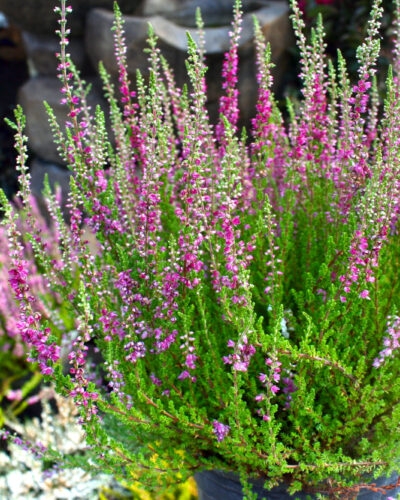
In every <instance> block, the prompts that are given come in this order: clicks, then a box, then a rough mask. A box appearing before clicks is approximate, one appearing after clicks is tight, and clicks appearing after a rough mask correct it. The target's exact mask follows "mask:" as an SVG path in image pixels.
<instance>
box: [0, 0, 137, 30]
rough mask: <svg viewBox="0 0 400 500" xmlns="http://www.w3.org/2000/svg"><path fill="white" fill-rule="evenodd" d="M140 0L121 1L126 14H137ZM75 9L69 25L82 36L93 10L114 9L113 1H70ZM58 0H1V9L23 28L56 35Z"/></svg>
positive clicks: (69, 17) (70, 16) (121, 6)
mask: <svg viewBox="0 0 400 500" xmlns="http://www.w3.org/2000/svg"><path fill="white" fill-rule="evenodd" d="M140 3H141V0H118V4H119V6H120V8H121V10H122V12H123V13H125V14H134V13H135V12H136V10H137V9H138V7H139V6H140ZM68 4H69V5H71V6H72V9H73V12H72V14H70V15H69V16H68V28H69V29H71V32H72V33H71V34H72V36H81V35H82V34H83V31H84V24H85V16H86V14H87V13H88V12H89V10H90V9H93V8H95V7H102V8H105V9H110V10H112V9H113V5H114V0H71V1H70V2H68ZM55 5H60V2H59V1H58V0H33V1H28V0H0V11H1V12H3V13H4V14H5V15H6V16H7V17H8V19H9V20H10V21H11V22H12V23H15V24H16V25H17V26H19V27H20V28H21V29H23V30H24V31H28V32H30V33H37V34H54V32H55V31H56V30H57V29H59V24H58V14H56V13H55V12H54V6H55Z"/></svg>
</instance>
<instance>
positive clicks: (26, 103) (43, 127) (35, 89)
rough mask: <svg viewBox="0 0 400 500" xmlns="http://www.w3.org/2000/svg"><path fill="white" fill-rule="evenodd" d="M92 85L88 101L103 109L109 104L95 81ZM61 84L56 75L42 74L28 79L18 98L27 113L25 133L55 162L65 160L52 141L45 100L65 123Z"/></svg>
mask: <svg viewBox="0 0 400 500" xmlns="http://www.w3.org/2000/svg"><path fill="white" fill-rule="evenodd" d="M94 83H95V85H93V88H92V90H91V92H90V94H89V96H88V104H89V106H90V107H91V109H92V110H94V109H95V107H96V105H97V104H100V105H101V106H102V107H103V109H106V108H107V105H106V103H105V100H104V99H103V97H102V92H101V90H99V86H97V85H98V84H97V82H94ZM60 88H61V84H60V81H59V80H58V79H57V78H56V77H46V76H40V77H36V78H31V79H30V80H28V81H27V82H26V83H25V84H24V85H23V86H22V87H21V88H20V89H19V92H18V102H19V103H20V104H21V106H22V107H23V109H24V112H25V114H26V133H27V136H28V141H29V146H30V147H31V148H32V150H33V151H34V152H35V153H36V154H37V155H38V156H40V157H41V158H43V159H44V160H46V161H49V162H54V163H63V161H62V159H61V158H60V156H59V154H58V151H57V146H56V145H55V144H54V142H53V136H52V133H51V129H50V125H49V123H48V117H47V113H46V110H45V107H44V104H43V101H47V102H48V104H49V105H50V106H51V107H52V108H53V110H54V112H55V115H56V117H57V119H58V122H59V123H60V124H62V128H63V124H64V123H65V122H66V121H68V110H67V107H66V106H65V105H62V104H61V102H60V101H61V98H62V94H61V92H60Z"/></svg>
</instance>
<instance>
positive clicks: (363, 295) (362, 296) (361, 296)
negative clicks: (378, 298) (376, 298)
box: [359, 290, 371, 300]
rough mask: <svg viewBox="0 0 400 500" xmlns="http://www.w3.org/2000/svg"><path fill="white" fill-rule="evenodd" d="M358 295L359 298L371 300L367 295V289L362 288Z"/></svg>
mask: <svg viewBox="0 0 400 500" xmlns="http://www.w3.org/2000/svg"><path fill="white" fill-rule="evenodd" d="M359 297H360V298H361V299H368V300H371V297H370V296H369V290H363V291H362V292H361V293H360V295H359Z"/></svg>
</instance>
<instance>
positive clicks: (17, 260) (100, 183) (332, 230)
mask: <svg viewBox="0 0 400 500" xmlns="http://www.w3.org/2000/svg"><path fill="white" fill-rule="evenodd" d="M68 10H69V7H68V6H66V4H65V1H64V0H63V1H62V2H61V8H60V9H59V12H60V37H61V49H60V54H59V60H60V64H59V68H58V69H59V76H60V81H61V93H62V101H63V102H64V103H65V105H66V106H67V107H68V109H69V120H68V121H67V123H65V124H62V125H60V124H58V123H57V121H56V119H55V117H54V114H53V113H52V111H51V109H49V108H48V111H49V117H50V122H51V124H52V127H53V131H54V138H55V141H56V143H57V144H58V147H59V152H60V155H61V156H62V157H63V159H64V160H65V162H66V163H67V164H68V165H69V167H70V169H71V171H72V173H73V175H72V177H71V192H70V195H69V203H68V205H69V216H70V225H67V224H66V223H65V222H64V220H63V217H62V213H61V210H60V207H59V204H58V203H57V200H56V197H55V196H54V195H53V194H52V193H51V191H50V190H49V189H47V191H46V196H47V199H48V205H49V209H50V215H51V217H52V220H53V223H54V227H55V228H56V231H55V233H54V241H53V244H54V245H55V246H56V247H57V248H58V252H59V256H58V259H57V263H56V264H57V265H55V264H54V260H52V258H51V256H50V255H49V253H48V252H47V251H46V246H45V239H44V235H43V234H42V233H41V232H40V229H39V228H38V226H37V224H36V221H35V219H34V217H32V216H29V193H30V191H29V173H28V171H27V168H26V166H25V160H24V155H23V150H24V141H25V138H24V135H23V131H22V125H23V117H22V112H21V110H17V112H16V124H15V127H16V128H17V137H18V138H19V139H18V141H19V144H20V145H19V148H20V161H19V169H20V199H21V204H22V206H23V207H25V208H24V209H23V211H22V213H24V214H25V220H26V221H27V224H28V225H29V234H30V244H31V246H32V249H33V251H34V254H35V259H36V261H37V262H38V263H39V264H40V267H41V270H42V274H43V276H44V279H46V281H47V283H48V286H49V290H51V291H52V293H54V294H55V295H56V296H60V297H61V298H62V299H63V300H64V301H65V304H67V305H68V307H69V308H70V314H71V315H74V316H75V317H76V318H77V322H78V326H77V329H78V332H79V335H78V336H77V337H76V339H75V340H74V342H73V343H72V345H71V349H70V352H69V354H68V365H69V366H68V370H67V371H66V369H65V367H64V369H63V366H62V363H61V362H60V359H59V351H58V348H57V339H56V338H55V337H56V335H54V331H53V329H52V327H50V326H49V324H48V322H47V319H46V317H45V315H43V314H42V313H41V312H40V311H35V304H36V301H37V297H36V294H35V291H34V290H33V289H32V288H31V286H30V284H29V282H28V280H27V275H28V270H27V265H26V262H25V259H24V245H23V243H22V240H21V237H20V230H19V229H18V215H17V214H16V213H15V211H14V209H13V207H12V206H11V205H10V204H8V203H6V200H4V210H5V212H6V215H5V219H4V220H5V226H6V228H7V231H8V237H9V242H10V256H11V259H12V263H11V264H12V265H11V268H10V270H9V273H10V277H11V278H10V285H11V287H12V289H13V290H14V294H15V300H16V303H17V304H18V307H19V331H20V334H21V336H22V338H23V340H24V342H25V344H26V345H27V346H29V349H30V352H31V354H30V359H31V361H38V362H39V363H40V365H39V367H40V369H41V371H42V373H43V374H44V376H45V377H47V379H50V380H52V381H54V382H55V383H56V387H57V390H58V391H59V392H60V393H61V394H63V395H65V396H67V397H70V398H73V399H74V401H75V404H76V405H77V407H78V409H79V411H80V422H81V425H82V426H83V428H84V429H85V432H86V439H87V442H88V444H89V445H90V455H91V464H96V466H98V467H100V468H102V470H103V471H106V472H110V473H113V474H115V475H116V476H117V477H124V478H126V479H128V480H131V481H135V480H137V479H140V480H141V481H142V482H143V483H145V484H147V485H148V487H150V488H151V487H153V488H154V487H157V486H159V485H160V484H162V483H167V484H168V483H169V482H171V481H173V480H174V479H175V480H176V479H179V480H182V479H184V478H185V477H187V476H189V475H191V474H193V473H194V472H196V471H199V470H202V469H222V470H226V471H234V472H237V473H239V474H240V476H241V479H242V481H243V483H244V484H245V485H246V484H247V478H251V477H261V478H263V479H265V481H266V483H265V484H266V487H271V486H273V485H274V484H277V483H279V482H281V481H284V482H287V483H288V484H290V485H291V491H297V490H299V489H301V488H306V489H307V488H308V489H309V491H320V492H326V493H330V494H332V495H335V494H342V495H351V494H354V492H357V491H358V490H359V488H360V483H364V482H365V475H366V474H370V473H374V474H376V475H382V474H386V473H390V472H391V471H393V470H395V469H396V466H397V460H398V450H399V444H400V433H399V417H400V377H399V374H400V359H399V352H398V348H399V336H400V313H399V306H400V304H399V300H400V299H399V296H400V295H399V286H400V283H399V280H398V279H397V269H398V263H399V258H400V245H399V236H398V234H399V233H398V217H399V207H400V198H399V196H400V192H399V189H400V182H399V181H400V179H399V161H400V159H399V158H400V155H399V153H400V151H399V147H400V146H399V144H400V140H399V139H400V136H399V125H400V124H399V117H400V109H399V102H400V101H399V90H400V83H399V76H398V75H399V69H400V28H399V26H400V24H399V23H400V21H399V19H400V2H399V1H398V0H397V2H396V18H395V24H394V31H395V49H394V59H393V67H392V68H391V69H390V71H389V73H388V76H387V84H386V89H387V93H386V99H385V102H384V103H382V104H381V103H380V102H379V99H378V98H377V92H376V86H375V84H374V79H375V75H376V60H377V58H378V55H379V34H378V29H379V20H380V18H381V15H382V8H381V4H380V0H376V1H375V2H374V4H373V7H372V10H371V15H370V20H369V23H368V29H367V35H366V38H365V40H364V41H363V43H362V44H361V46H360V47H359V48H358V50H357V59H358V64H359V69H358V77H357V80H356V81H355V82H354V83H351V82H350V80H349V77H348V74H347V70H346V62H345V60H344V58H343V57H342V56H341V54H340V53H339V55H338V65H337V67H335V66H334V64H333V63H331V62H330V61H329V60H328V59H327V58H326V56H325V43H324V30H323V27H322V24H321V23H319V24H318V26H317V27H316V28H315V30H313V32H312V36H311V39H310V40H307V39H306V37H305V35H304V32H303V29H304V22H303V19H302V17H301V12H300V10H299V8H298V6H297V4H296V3H295V1H293V2H292V11H293V14H292V20H293V25H294V30H295V34H296V37H297V43H298V47H299V50H300V54H301V68H302V70H301V75H300V78H301V80H302V82H303V99H302V100H301V102H300V103H299V104H298V105H296V106H295V105H294V104H291V103H290V102H288V116H289V119H288V122H285V121H284V120H283V118H282V116H281V113H280V110H279V109H278V106H277V104H276V101H275V99H274V96H273V94H272V92H271V84H272V75H271V67H272V65H271V62H270V50H269V47H268V46H266V45H265V42H264V38H263V35H262V33H261V30H260V28H259V26H258V24H257V22H256V21H255V50H256V64H257V74H258V84H259V90H258V103H257V106H256V110H255V116H254V119H253V120H252V123H251V126H250V127H249V129H248V130H247V131H246V130H243V131H240V130H238V126H237V123H238V115H239V111H238V91H237V86H236V83H237V71H238V39H239V36H240V26H241V12H240V2H239V1H237V2H236V3H235V12H234V23H233V28H232V36H231V45H230V48H229V50H228V52H227V54H226V57H225V63H224V66H223V95H222V97H221V100H220V118H219V120H218V123H216V124H212V123H211V122H210V120H209V117H208V113H207V108H206V90H207V89H206V84H205V74H206V70H207V67H206V64H205V56H204V46H203V42H202V40H203V37H202V34H201V20H200V18H199V30H200V34H199V45H196V43H195V41H194V40H193V39H191V38H190V37H189V38H188V58H187V72H188V78H189V80H190V85H188V86H187V87H184V88H183V89H179V88H177V86H176V85H175V83H174V75H173V72H172V71H171V69H170V67H169V65H168V63H167V61H166V60H165V59H164V57H163V56H162V54H160V51H159V49H158V47H157V40H156V37H155V35H154V33H153V32H152V30H151V29H150V31H149V64H150V77H149V80H148V81H146V80H145V79H144V78H143V76H142V75H141V74H140V73H138V74H137V79H136V85H135V89H136V90H133V86H132V85H131V82H130V81H129V80H128V76H127V75H128V72H127V68H126V58H125V52H126V49H125V43H124V32H123V20H122V17H121V14H120V12H119V10H118V8H117V7H116V10H115V26H114V35H115V53H116V58H117V61H118V65H119V70H120V73H119V80H118V82H117V87H118V88H117V90H115V85H114V84H113V82H112V81H111V78H110V77H109V76H108V75H107V73H106V71H105V70H104V68H103V67H101V68H100V71H101V74H102V77H103V80H104V88H105V93H106V96H107V98H108V102H109V105H110V114H109V121H110V124H111V129H112V135H110V136H109V135H108V134H107V131H106V118H105V116H104V114H103V113H102V111H101V110H100V109H96V110H91V109H90V108H89V107H88V105H87V102H86V95H87V87H86V84H85V82H83V81H82V80H81V79H80V78H79V75H78V74H77V72H76V70H75V68H74V66H73V63H72V61H71V60H70V58H69V56H68V54H67V46H68V35H69V32H68V29H67V27H66V14H67V13H68ZM64 125H65V126H64ZM3 198H4V197H3ZM85 228H89V229H90V231H91V232H92V234H93V235H94V237H95V244H93V243H92V244H90V243H89V241H88V238H87V236H86V235H87V231H86V230H85ZM93 343H94V344H95V346H96V349H97V350H98V351H99V356H101V362H99V363H98V365H99V366H101V368H102V370H103V376H104V378H105V380H106V385H105V386H104V383H103V382H100V383H96V382H95V380H93V374H92V373H91V369H90V367H89V366H88V362H87V358H88V356H87V352H88V349H89V345H90V344H93ZM63 461H64V464H66V463H67V462H68V460H67V457H63ZM371 488H372V486H371ZM246 492H247V493H248V497H250V496H251V493H250V492H249V488H248V485H247V486H246Z"/></svg>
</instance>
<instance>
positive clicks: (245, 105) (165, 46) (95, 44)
mask: <svg viewBox="0 0 400 500" xmlns="http://www.w3.org/2000/svg"><path fill="white" fill-rule="evenodd" d="M227 1H228V0H226V1H225V0H223V3H224V4H226V3H227ZM229 1H230V0H229ZM156 3H157V5H161V2H155V0H154V2H153V7H154V8H155V7H156ZM178 3H179V0H173V1H172V4H173V5H176V6H177V5H178ZM181 3H182V2H181ZM192 3H193V2H192ZM206 3H209V2H208V0H207V2H206ZM230 3H231V2H230ZM193 5H194V3H193ZM202 5H203V4H202ZM248 5H249V6H251V4H250V2H248ZM145 7H146V4H145ZM147 9H148V10H147V11H149V12H151V10H149V4H147ZM253 14H254V15H255V16H256V17H257V18H258V20H259V22H260V26H261V29H262V31H263V33H264V36H265V39H266V41H268V42H270V44H271V51H272V60H273V62H274V63H275V64H276V69H275V70H274V79H275V89H276V88H277V87H278V86H279V82H280V79H281V76H282V73H283V71H284V67H285V64H284V59H285V57H284V52H285V49H286V48H287V47H288V45H290V44H291V42H292V38H293V35H292V32H291V28H290V22H289V8H288V6H287V5H286V3H284V2H281V1H271V2H268V3H267V5H265V6H263V7H260V8H258V9H256V10H255V11H254V12H248V13H247V14H245V15H244V16H243V24H242V33H241V39H240V46H239V51H240V56H241V63H240V70H239V72H240V78H239V89H240V91H241V93H242V95H241V98H240V108H241V111H242V117H243V119H244V120H245V121H246V120H248V119H249V118H250V116H251V114H252V113H253V110H254V104H255V100H256V96H257V92H256V88H257V84H256V78H255V67H254V44H253V38H254V29H253V18H252V15H253ZM124 20H125V26H124V27H125V38H126V44H127V54H126V56H127V62H128V71H129V76H130V78H131V80H132V81H135V74H136V70H137V69H140V71H141V72H142V73H144V74H146V73H147V68H148V60H147V59H148V55H147V54H144V53H143V49H144V48H145V47H146V38H147V31H148V23H149V22H150V23H151V24H152V26H153V28H154V32H155V34H156V35H157V36H158V37H159V42H160V43H159V46H160V49H161V52H162V54H163V55H164V56H165V57H166V58H167V60H168V61H169V63H170V64H171V66H172V68H173V69H174V73H175V76H176V79H177V82H178V85H179V86H182V84H183V83H184V82H185V81H186V80H187V78H186V69H185V63H184V61H185V59H186V51H187V32H189V33H190V35H191V36H192V38H193V39H194V40H195V41H198V35H197V30H196V28H190V27H187V26H186V27H183V26H181V25H179V24H178V23H177V22H175V21H173V20H172V19H167V18H166V17H162V16H159V15H154V16H147V17H136V16H125V17H124ZM112 23H113V14H112V13H111V12H109V11H106V10H104V9H93V10H92V11H91V12H90V13H89V15H88V18H87V27H86V51H87V53H88V54H89V57H90V58H91V61H92V63H93V65H94V66H95V67H97V65H98V62H99V61H100V60H101V61H103V63H104V65H105V67H106V69H107V71H108V72H109V73H110V74H111V75H112V76H113V77H114V80H116V79H117V75H118V66H117V62H116V59H115V55H114V47H113V37H112V36H113V35H112V32H111V27H112ZM230 31H231V26H230V24H227V25H224V26H219V27H206V28H205V30H204V35H205V49H206V54H207V64H208V66H209V71H208V74H207V80H208V85H209V95H208V98H209V101H210V105H211V104H212V103H215V102H216V100H217V99H218V97H219V95H220V94H221V77H220V75H221V68H222V61H223V55H224V53H225V52H226V50H227V49H228V47H229V33H230ZM214 109H215V106H214Z"/></svg>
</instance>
